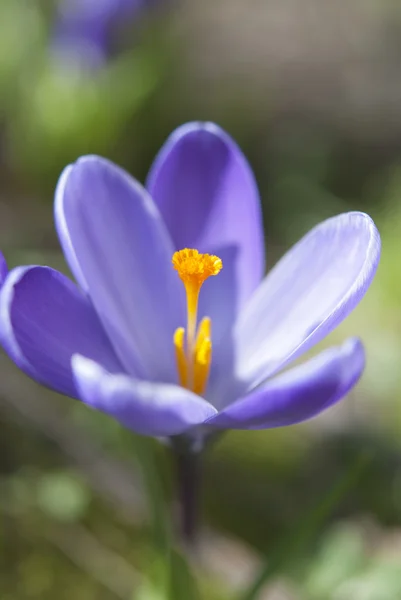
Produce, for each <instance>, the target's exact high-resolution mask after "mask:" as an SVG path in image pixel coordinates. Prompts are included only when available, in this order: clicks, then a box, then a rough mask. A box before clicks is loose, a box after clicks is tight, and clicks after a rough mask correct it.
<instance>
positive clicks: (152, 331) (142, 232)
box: [55, 156, 185, 382]
mask: <svg viewBox="0 0 401 600" xmlns="http://www.w3.org/2000/svg"><path fill="white" fill-rule="evenodd" d="M55 218H56V223H57V230H58V232H59V237H60V242H61V244H62V246H63V250H64V252H65V256H66V258H67V260H68V261H69V263H70V266H71V269H72V270H73V272H74V274H75V275H76V277H77V278H78V280H79V282H80V283H81V285H84V287H85V289H86V290H87V292H88V293H89V295H90V297H91V300H92V302H93V305H94V307H95V309H96V311H97V313H98V315H99V317H100V319H101V321H102V323H103V326H104V328H105V330H106V332H107V334H108V336H109V338H110V340H111V342H112V344H113V347H114V348H115V350H116V353H117V355H118V356H119V358H120V360H121V362H122V364H123V365H124V367H125V370H126V371H127V372H129V373H130V374H131V375H133V376H137V374H138V364H139V363H140V364H141V369H140V376H141V378H143V379H152V380H159V381H165V382H175V381H176V380H177V371H176V364H175V357H174V350H173V335H174V331H175V329H176V328H177V327H179V326H182V325H184V324H185V294H184V289H183V285H182V283H181V281H180V280H179V278H178V277H177V274H176V272H175V271H174V269H173V267H172V265H171V257H172V254H173V247H172V243H171V240H170V238H169V235H168V232H167V230H166V228H165V225H164V223H163V220H162V219H161V217H160V215H159V212H158V210H157V208H156V206H155V205H154V203H153V201H152V199H151V198H150V196H149V195H148V193H147V192H146V191H145V190H144V189H143V188H142V186H141V185H140V184H139V183H138V182H137V181H135V180H134V179H132V178H131V177H130V176H129V175H128V174H127V173H126V172H125V171H123V170H122V169H120V168H118V167H117V166H116V165H114V164H113V163H111V162H110V161H108V160H106V159H103V158H100V157H96V156H87V157H83V158H81V159H79V160H78V161H77V162H76V163H75V164H74V165H72V166H69V167H67V169H66V171H64V173H63V174H62V176H61V178H60V181H59V184H58V186H57V190H56V200H55Z"/></svg>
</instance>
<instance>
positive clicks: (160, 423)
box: [72, 355, 216, 437]
mask: <svg viewBox="0 0 401 600" xmlns="http://www.w3.org/2000/svg"><path fill="white" fill-rule="evenodd" d="M72 368H73V371H74V375H75V379H76V384H77V388H78V390H79V392H80V396H81V400H82V401H83V402H85V403H86V404H88V405H89V406H91V407H92V408H95V409H97V410H100V411H102V412H105V413H107V414H108V415H110V416H112V417H114V418H115V419H116V420H117V421H119V422H120V423H121V424H122V425H124V427H127V428H128V429H132V430H133V431H135V432H136V433H139V434H142V435H152V436H162V437H163V436H170V435H178V434H181V433H185V432H186V431H187V430H188V429H190V428H192V427H194V426H196V425H199V424H201V423H203V422H204V421H205V420H206V419H208V418H210V417H211V416H213V415H214V414H216V409H215V408H214V407H213V406H212V405H211V404H209V403H208V402H206V401H205V400H203V399H202V398H200V397H199V396H197V395H195V394H193V393H192V392H190V391H188V390H186V389H184V388H182V387H179V386H177V385H171V384H160V383H150V382H148V381H139V380H135V379H133V378H131V377H129V376H127V375H112V374H110V373H108V372H107V371H106V370H104V369H103V368H102V367H101V366H100V365H99V364H97V363H96V362H94V361H91V360H88V359H86V358H84V357H83V356H79V355H77V356H74V358H73V362H72Z"/></svg>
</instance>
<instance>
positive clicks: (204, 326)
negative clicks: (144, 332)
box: [172, 248, 223, 395]
mask: <svg viewBox="0 0 401 600" xmlns="http://www.w3.org/2000/svg"><path fill="white" fill-rule="evenodd" d="M172 263H173V266H174V268H175V269H176V271H177V272H178V275H179V277H180V279H181V281H182V282H183V284H184V286H185V291H186V294H187V330H186V331H185V329H184V328H183V327H179V328H178V329H177V330H176V332H175V334H174V346H175V353H176V360H177V371H178V377H179V382H180V385H182V386H183V387H186V388H188V389H190V390H193V391H194V392H195V393H196V394H199V395H202V394H203V393H204V392H205V390H206V385H207V380H208V377H209V371H210V365H211V361H212V340H211V321H210V319H209V318H208V317H205V318H204V319H202V321H201V323H200V325H199V327H198V329H196V328H197V318H198V299H199V292H200V289H201V287H202V284H203V283H204V282H205V281H206V279H208V277H210V276H212V275H218V273H220V271H221V269H222V268H223V263H222V261H221V259H220V258H219V257H218V256H214V255H213V254H200V253H199V252H198V251H197V250H194V249H190V248H184V249H183V250H179V251H178V252H175V253H174V254H173V258H172Z"/></svg>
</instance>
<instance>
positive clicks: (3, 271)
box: [0, 252, 8, 287]
mask: <svg viewBox="0 0 401 600" xmlns="http://www.w3.org/2000/svg"><path fill="white" fill-rule="evenodd" d="M7 274H8V267H7V263H6V259H5V258H4V256H3V254H2V253H1V252H0V287H1V286H2V285H3V283H4V281H5V279H6V277H7Z"/></svg>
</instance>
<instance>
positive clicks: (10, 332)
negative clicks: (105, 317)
mask: <svg viewBox="0 0 401 600" xmlns="http://www.w3.org/2000/svg"><path fill="white" fill-rule="evenodd" d="M0 341H1V343H2V345H3V347H4V349H5V350H6V352H7V353H8V355H9V356H10V357H11V359H12V360H13V361H14V362H15V363H16V364H17V365H18V366H19V367H20V369H22V370H23V371H24V372H25V373H27V374H28V375H29V376H30V377H33V378H34V379H36V380H37V381H39V382H40V383H42V384H44V385H47V386H49V387H51V388H54V389H55V390H57V391H58V392H61V393H62V394H66V395H68V396H76V395H77V391H76V388H75V384H74V380H73V377H72V372H71V357H72V355H73V354H74V353H77V352H79V353H81V354H83V355H85V356H87V357H90V358H92V359H94V360H97V361H98V362H99V363H101V364H102V365H104V366H105V367H106V368H107V369H109V370H110V371H112V372H118V371H121V370H122V367H121V364H120V363H119V361H118V359H117V357H116V355H115V353H114V351H113V348H112V347H111V345H110V342H109V341H108V339H107V337H106V334H105V333H104V331H103V328H102V325H101V324H100V322H99V319H98V317H97V315H96V313H95V311H94V309H93V307H92V305H91V303H90V302H89V300H88V299H87V298H86V297H85V296H84V295H83V294H82V293H81V292H80V290H79V289H78V288H77V287H76V286H75V285H74V284H73V283H72V282H71V281H70V280H69V279H67V277H65V276H64V275H62V274H61V273H59V272H58V271H54V270H53V269H50V268H48V267H37V266H31V267H18V268H16V269H14V270H13V271H11V272H10V274H9V276H8V277H7V279H6V281H5V284H4V286H3V287H2V289H1V292H0Z"/></svg>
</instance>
